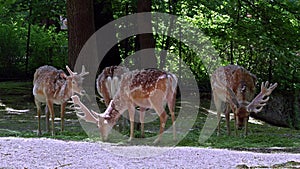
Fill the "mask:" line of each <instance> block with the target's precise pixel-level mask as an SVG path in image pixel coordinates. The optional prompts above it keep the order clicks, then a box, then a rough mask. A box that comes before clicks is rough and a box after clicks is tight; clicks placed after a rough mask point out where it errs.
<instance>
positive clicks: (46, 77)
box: [33, 65, 88, 135]
mask: <svg viewBox="0 0 300 169" xmlns="http://www.w3.org/2000/svg"><path fill="white" fill-rule="evenodd" d="M66 68H67V70H68V72H69V74H70V75H69V76H67V75H66V74H65V72H64V71H62V70H58V69H56V68H55V67H53V66H48V65H45V66H42V67H39V68H38V69H37V70H36V71H35V73H34V79H33V85H34V86H33V95H34V102H35V105H36V108H37V115H38V135H41V122H40V121H41V103H45V104H46V109H47V108H48V109H49V111H50V114H51V127H52V130H51V134H52V135H54V133H55V132H54V109H53V104H57V105H61V108H60V109H61V112H60V114H61V131H63V130H64V113H65V107H66V104H67V101H68V100H69V99H70V97H71V96H72V95H74V93H78V94H80V95H82V94H83V93H84V90H83V89H82V81H83V76H85V75H87V74H88V72H85V68H84V66H82V72H81V73H80V74H77V73H76V72H72V71H71V70H70V68H69V67H68V66H66ZM49 111H46V128H47V131H48V132H49V130H50V128H49Z"/></svg>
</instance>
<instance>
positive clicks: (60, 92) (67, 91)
mask: <svg viewBox="0 0 300 169" xmlns="http://www.w3.org/2000/svg"><path fill="white" fill-rule="evenodd" d="M55 88H56V89H57V90H56V92H55V94H54V98H56V99H62V100H63V101H67V100H68V99H69V98H70V97H71V96H72V95H73V92H72V80H71V79H66V80H60V81H59V82H56V84H55Z"/></svg>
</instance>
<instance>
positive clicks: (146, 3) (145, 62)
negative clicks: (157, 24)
mask: <svg viewBox="0 0 300 169" xmlns="http://www.w3.org/2000/svg"><path fill="white" fill-rule="evenodd" d="M151 4H152V3H151V0H138V1H137V12H138V13H139V12H151ZM151 19H152V18H151V15H139V16H138V23H139V24H138V29H140V30H145V29H146V30H152V23H151ZM137 37H138V42H139V50H142V49H149V50H147V51H146V53H143V54H145V55H144V56H140V61H141V62H140V63H139V64H140V66H141V68H149V67H155V68H156V67H157V59H156V57H155V53H154V51H155V40H154V37H153V33H147V34H141V35H138V36H137Z"/></svg>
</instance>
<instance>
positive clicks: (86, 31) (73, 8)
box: [67, 0, 95, 69]
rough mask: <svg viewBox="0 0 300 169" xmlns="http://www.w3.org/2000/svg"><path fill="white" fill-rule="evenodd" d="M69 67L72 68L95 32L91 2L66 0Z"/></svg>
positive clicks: (91, 0)
mask: <svg viewBox="0 0 300 169" xmlns="http://www.w3.org/2000/svg"><path fill="white" fill-rule="evenodd" d="M67 17H68V38H69V39H68V43H69V44H68V56H69V67H70V68H71V69H73V68H74V66H75V63H76V59H77V57H78V55H79V53H80V51H81V48H82V47H83V45H84V44H85V42H86V41H87V40H88V39H89V38H90V36H91V35H92V34H93V33H94V32H95V26H94V25H95V24H94V10H93V0H76V1H74V0H67Z"/></svg>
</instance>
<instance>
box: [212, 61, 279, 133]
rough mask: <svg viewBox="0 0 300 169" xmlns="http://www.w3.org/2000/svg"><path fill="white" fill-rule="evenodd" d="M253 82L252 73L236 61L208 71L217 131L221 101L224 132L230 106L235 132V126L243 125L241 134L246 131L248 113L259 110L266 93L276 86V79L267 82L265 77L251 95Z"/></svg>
mask: <svg viewBox="0 0 300 169" xmlns="http://www.w3.org/2000/svg"><path fill="white" fill-rule="evenodd" d="M255 82H256V76H255V75H253V74H252V73H250V72H249V71H247V70H246V69H245V68H243V67H241V66H237V65H228V66H224V67H220V68H218V69H217V70H216V71H215V72H214V73H213V74H212V76H211V87H212V92H213V98H214V103H215V106H216V109H217V116H218V120H219V122H218V135H219V133H220V120H221V112H222V110H223V109H222V103H225V105H226V106H225V111H224V112H225V117H226V125H227V132H228V135H230V124H229V120H230V116H229V113H230V110H232V112H233V114H234V121H235V134H236V135H237V129H241V128H242V127H244V128H245V130H244V135H245V136H246V135H247V133H248V119H249V116H250V113H251V112H254V113H259V112H261V111H262V108H263V106H265V105H266V103H267V102H268V100H269V95H270V94H271V93H272V91H273V90H274V89H275V88H276V87H277V83H275V84H270V86H269V82H268V81H267V82H265V83H264V82H263V83H262V84H261V91H260V93H259V94H258V95H257V96H256V97H255V98H254V95H255ZM265 97H266V98H265ZM253 98H254V99H253Z"/></svg>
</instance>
